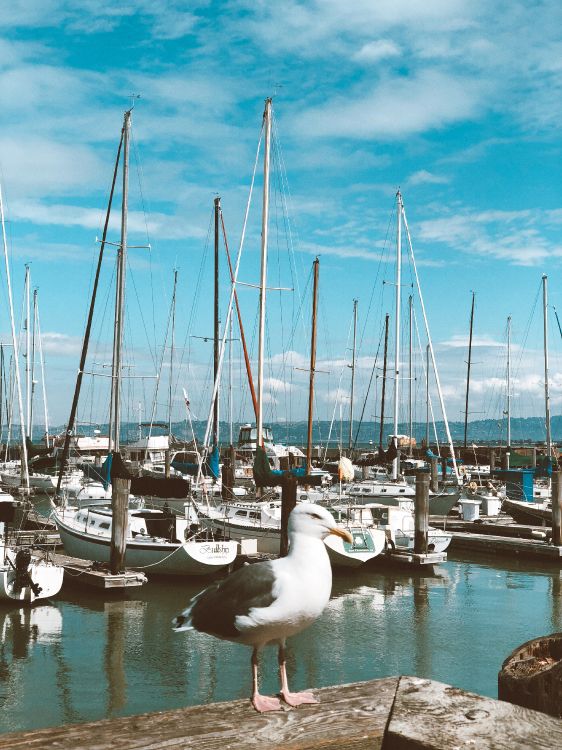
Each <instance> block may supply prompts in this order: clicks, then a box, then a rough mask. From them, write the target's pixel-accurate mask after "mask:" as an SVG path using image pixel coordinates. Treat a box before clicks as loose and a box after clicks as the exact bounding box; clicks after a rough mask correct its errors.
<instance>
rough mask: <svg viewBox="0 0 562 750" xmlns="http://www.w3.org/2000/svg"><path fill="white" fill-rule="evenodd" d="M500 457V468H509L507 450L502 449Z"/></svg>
mask: <svg viewBox="0 0 562 750" xmlns="http://www.w3.org/2000/svg"><path fill="white" fill-rule="evenodd" d="M501 459H502V469H503V470H504V471H505V470H507V469H509V453H508V452H507V450H506V451H503V453H502V454H501Z"/></svg>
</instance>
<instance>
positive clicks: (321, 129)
mask: <svg viewBox="0 0 562 750" xmlns="http://www.w3.org/2000/svg"><path fill="white" fill-rule="evenodd" d="M561 29H562V8H561V7H560V5H559V3H557V2H555V0H545V1H544V2H533V1H529V2H525V3H522V2H518V1H515V2H502V0H500V2H497V3H493V4H490V3H488V2H481V1H480V0H470V2H469V0H423V2H418V1H417V0H409V2H404V1H403V0H392V2H390V0H379V1H378V2H376V3H373V2H372V0H357V2H355V3H353V4H352V5H350V4H349V3H347V2H343V1H341V0H311V1H309V2H306V3H304V2H294V1H281V2H278V3H269V2H263V1H260V0H253V1H252V2H251V3H250V2H245V1H244V0H233V1H232V2H222V3H217V2H200V3H198V2H191V3H186V2H179V0H176V1H174V0H168V1H167V2H164V0H151V2H148V0H137V1H136V2H132V1H131V2H121V3H117V4H116V3H109V2H107V0H95V1H94V0H75V1H72V2H70V1H65V0H41V1H40V2H39V0H13V1H12V2H11V3H10V4H9V6H8V7H6V8H4V9H3V12H2V14H1V16H0V96H1V100H2V109H1V114H0V122H1V127H0V180H1V184H2V191H3V196H4V209H5V214H6V222H7V223H6V230H7V237H8V247H9V253H10V259H11V260H10V262H11V271H12V283H13V286H14V308H15V315H16V318H17V326H18V329H21V326H22V322H21V320H22V319H21V310H22V299H23V279H24V273H25V264H26V263H27V264H30V273H31V279H32V286H33V287H37V288H38V300H39V310H40V324H41V326H40V327H41V334H42V336H41V340H42V344H43V350H44V359H45V384H46V390H47V401H48V412H49V420H50V422H51V424H56V425H60V424H64V423H65V421H66V419H67V416H68V412H69V409H70V401H71V394H72V389H73V386H74V380H75V376H76V371H77V367H78V361H79V352H80V345H81V340H82V336H83V331H84V324H85V316H86V313H87V307H88V304H89V299H90V291H91V283H92V274H93V270H94V264H95V260H96V257H97V253H98V251H99V243H98V241H97V240H98V239H99V237H100V236H101V231H102V226H103V219H104V213H105V210H106V206H107V198H108V191H109V186H110V181H111V175H112V170H113V164H114V160H115V155H116V149H117V145H118V141H119V135H120V129H121V124H122V118H123V112H124V111H125V109H127V108H128V107H130V106H132V104H133V103H134V110H133V115H132V119H133V141H132V149H131V175H130V178H131V182H130V203H129V210H130V216H129V221H130V223H129V243H130V244H131V245H132V246H134V247H132V248H131V249H130V250H129V268H128V271H127V274H128V275H127V315H126V338H127V357H128V359H127V368H126V369H127V372H128V373H133V375H130V376H129V377H128V380H127V381H126V383H125V385H124V392H126V401H127V409H128V411H127V415H126V416H129V417H131V418H133V419H136V418H138V417H139V416H140V417H142V419H148V418H149V417H150V415H151V414H154V416H155V417H156V418H158V419H165V418H167V416H166V415H167V413H168V407H167V403H168V400H169V398H168V391H169V385H168V380H169V373H170V369H171V370H172V389H171V390H172V416H173V419H184V418H185V416H186V410H185V404H184V400H183V396H182V393H183V388H185V389H186V391H187V392H188V394H189V399H190V408H191V413H192V415H193V416H194V417H195V418H199V419H206V417H207V413H208V410H209V400H210V390H211V382H210V381H211V368H212V364H211V357H212V349H211V344H210V343H209V341H208V340H207V341H205V337H207V338H208V337H209V336H210V335H212V294H213V292H212V289H213V286H212V285H213V265H212V243H213V238H212V224H211V221H212V207H213V200H214V198H215V197H216V196H217V195H220V197H221V205H222V209H223V216H224V221H225V226H226V231H227V234H228V241H229V247H230V251H231V254H232V256H233V258H234V257H235V256H236V253H237V251H238V247H239V244H240V237H241V233H242V227H243V223H244V212H245V209H246V203H247V200H248V193H249V186H250V182H251V180H252V175H253V172H254V160H255V158H256V149H257V145H258V141H259V137H260V128H261V120H262V112H263V108H264V100H265V98H266V97H269V96H271V97H273V108H274V145H273V156H274V158H273V164H272V188H271V216H270V248H269V263H268V284H271V286H272V287H274V288H278V287H282V288H284V289H285V288H288V289H291V290H292V291H271V292H268V308H267V310H268V312H267V315H268V331H267V336H266V339H267V344H266V350H267V362H266V364H265V373H266V382H265V386H266V388H265V395H264V400H265V404H266V411H267V414H266V417H267V418H268V419H270V420H271V419H274V420H278V421H283V420H295V419H305V418H306V413H307V411H306V410H307V399H308V374H307V372H306V370H307V369H308V367H309V357H310V323H309V318H310V306H311V300H310V289H311V285H310V274H311V268H312V262H313V260H314V258H315V257H317V256H318V257H319V259H320V286H319V303H318V305H319V319H318V347H317V359H318V361H317V369H318V372H317V376H316V398H315V414H316V416H317V417H318V418H319V419H331V418H332V417H333V416H336V418H337V419H340V421H343V420H345V419H347V418H348V417H349V404H350V386H351V383H350V377H351V369H350V368H349V367H348V365H349V363H350V362H351V350H352V329H353V301H354V300H358V303H357V310H358V313H357V336H356V369H355V384H354V415H355V417H356V418H358V417H359V415H360V414H361V413H363V414H364V418H365V419H367V418H369V419H370V418H372V417H373V415H375V414H376V415H378V414H379V413H380V403H379V402H380V398H379V395H380V390H381V377H380V373H381V370H380V367H381V352H382V349H381V346H382V345H381V335H382V327H383V319H384V314H385V313H387V312H388V313H389V314H390V315H391V323H390V328H391V334H390V346H389V349H390V354H389V361H391V360H392V358H393V354H392V351H393V346H394V343H393V342H394V333H393V331H394V320H395V318H394V307H393V305H394V302H393V298H394V292H395V287H394V286H393V280H394V274H395V257H396V248H395V235H396V226H395V225H396V214H395V203H396V199H395V196H396V192H397V190H398V189H400V191H401V194H402V197H403V201H404V206H405V212H406V217H407V221H408V227H409V230H410V235H411V240H412V246H413V251H414V256H415V260H416V264H417V268H418V273H419V278H420V286H421V289H422V293H423V298H424V303H425V309H426V313H427V318H428V322H429V329H430V332H431V337H432V341H433V345H434V348H435V356H436V360H437V365H438V372H439V378H440V381H441V384H442V388H443V393H444V399H445V405H446V410H447V415H448V417H449V419H454V420H459V419H463V418H464V415H463V412H464V408H465V407H464V399H465V388H466V369H467V365H466V361H467V345H468V327H469V316H470V305H471V298H472V292H474V294H475V317H474V335H473V349H472V370H471V392H470V404H469V417H470V419H480V418H485V417H486V418H491V419H498V421H501V420H502V414H503V411H504V410H505V402H506V382H507V381H506V361H507V347H506V321H507V318H508V316H511V317H512V322H511V348H510V355H511V357H512V373H511V374H512V380H511V383H512V385H511V394H512V404H511V409H512V416H514V417H516V416H531V415H537V416H540V415H541V414H544V383H545V376H544V357H543V339H542V336H543V328H542V326H543V322H542V298H541V294H542V292H541V277H542V275H543V274H547V275H548V298H549V306H548V318H549V324H548V340H549V347H548V349H549V384H550V396H551V406H552V412H553V414H560V413H562V346H561V340H562V338H561V335H560V332H559V330H558V327H557V324H556V318H555V315H554V310H555V308H556V306H557V304H558V305H559V306H560V308H562V299H560V298H561V292H560V288H559V283H558V280H559V274H560V265H561V258H562V243H561V236H562V235H561V233H562V187H561V180H560V156H561V153H560V151H561V149H560V122H562V96H561V93H562V92H561V89H562V33H561ZM133 94H134V95H140V98H133V97H132V95H133ZM262 158H263V157H262V155H261V154H260V157H259V159H260V161H259V166H258V169H257V172H256V178H255V188H254V198H253V200H252V204H251V208H250V211H249V219H248V225H247V230H246V240H245V243H244V248H243V255H242V261H241V266H240V279H242V280H243V281H245V282H247V283H249V284H250V283H252V284H255V283H257V282H258V279H259V269H260V231H261V227H260V217H261V186H262V166H261V159H262ZM119 200H120V193H119V191H118V194H117V195H116V205H117V208H116V210H115V212H114V217H113V220H112V229H111V232H110V234H111V237H110V240H111V241H112V242H114V243H115V242H117V241H118V239H119V227H118V222H119V204H118V201H119ZM403 250H404V256H403V261H402V262H403V265H404V283H403V287H401V290H402V296H403V299H404V306H403V314H402V320H403V323H402V327H401V331H402V349H401V352H402V353H401V360H402V365H401V372H402V374H404V375H405V378H404V380H403V384H402V386H401V390H402V394H407V392H408V384H409V382H410V381H409V379H408V378H409V376H408V375H407V374H406V371H407V370H408V364H407V358H408V347H407V340H408V317H407V310H406V301H407V297H408V295H409V293H410V292H409V290H408V286H409V285H410V284H411V283H412V271H411V261H409V260H408V256H407V246H406V244H405V245H404V248H403ZM221 253H223V251H222V249H221ZM106 256H107V263H106V265H105V266H104V276H103V283H102V293H101V295H100V297H99V300H98V302H97V307H96V318H95V320H96V323H95V325H94V341H93V345H92V348H91V352H92V354H91V357H90V360H91V362H90V364H89V365H88V372H94V371H95V372H96V373H97V374H98V375H103V374H104V373H105V375H107V363H108V362H109V359H110V354H111V335H112V334H111V325H112V312H111V307H112V304H113V302H112V294H113V293H112V291H111V280H112V278H113V275H114V268H113V260H114V258H115V248H114V246H111V247H110V248H109V250H108V251H106ZM221 264H222V265H221V271H220V280H221V282H220V286H221V302H220V305H221V320H222V321H224V320H226V310H227V305H228V298H229V292H230V289H229V280H228V274H227V270H226V262H225V258H224V254H223V255H222V256H221ZM175 268H176V269H177V270H178V286H177V304H176V309H175V328H174V345H175V348H174V357H173V358H171V357H170V352H169V347H170V343H171V326H170V332H169V333H168V337H167V338H166V329H167V326H168V320H169V318H170V315H171V306H170V305H171V297H172V283H173V271H174V269H175ZM2 279H3V282H2V283H3V288H4V292H3V295H4V296H3V305H2V313H1V315H0V333H1V336H2V341H3V342H4V343H6V344H8V343H9V340H10V339H9V317H8V312H7V306H6V293H5V286H6V280H5V274H4V273H3V274H2ZM383 282H384V283H383ZM239 296H240V304H241V308H242V313H243V317H244V325H245V331H246V337H247V338H248V341H249V346H250V350H251V357H252V361H253V367H254V373H255V358H256V351H257V349H256V346H257V345H256V314H257V313H256V310H257V300H258V294H257V292H256V291H255V289H252V288H250V287H239ZM414 296H415V297H416V301H415V303H414V307H415V309H416V321H417V324H418V326H419V328H420V339H424V341H423V342H422V343H421V349H422V350H425V336H424V334H423V332H421V329H422V328H423V320H422V313H421V308H420V306H419V300H417V293H416V294H415V295H414ZM197 337H199V338H197ZM229 338H232V339H234V340H233V341H232V344H231V351H232V354H231V356H230V357H228V356H227V357H226V359H225V368H224V373H223V379H222V388H221V394H222V395H221V414H222V416H223V418H225V419H226V418H227V416H228V415H229V413H230V404H232V415H233V418H234V419H236V420H239V419H250V418H251V416H252V415H251V408H250V406H251V402H250V400H249V396H248V388H247V386H246V385H245V380H244V373H243V366H242V364H241V353H240V340H239V339H240V334H239V332H238V328H237V325H235V326H234V328H233V332H232V336H229ZM413 348H414V349H416V350H417V344H414V347H413ZM377 351H378V355H377ZM424 356H425V355H422V354H420V353H416V352H414V354H413V357H414V360H415V365H414V371H415V373H416V374H415V382H414V388H413V391H414V393H415V400H416V415H417V416H418V418H420V419H422V418H423V419H425V401H424V397H423V391H424V388H425V385H424V381H425V376H424V375H423V373H422V371H421V369H420V365H421V361H422V360H423V358H424ZM375 357H377V361H376V363H375ZM161 360H162V364H160V362H161ZM22 365H23V360H22ZM374 365H375V370H373V366H374ZM37 368H38V366H37ZM299 368H300V369H299ZM158 372H160V373H161V374H160V378H159V382H160V385H159V394H158V397H157V407H156V408H155V409H154V410H153V408H152V405H151V404H152V400H153V394H154V386H155V383H156V382H157V381H156V374H157V373H158ZM230 373H232V374H231V375H230ZM373 373H374V375H376V377H375V376H374V375H373ZM371 378H372V381H371V388H370V389H369V396H368V397H367V398H366V393H367V387H368V384H369V380H370V379H371ZM36 379H37V381H38V385H37V386H36V393H37V394H39V390H40V385H39V381H40V377H39V376H38V375H36ZM24 380H25V378H24ZM86 380H87V383H86V385H85V389H84V393H83V397H82V399H81V411H80V419H81V421H82V422H84V423H86V422H88V421H91V422H92V423H94V422H96V421H105V419H106V413H107V394H106V392H105V391H104V388H105V386H106V385H107V377H105V379H104V378H103V377H96V378H94V377H90V376H88V378H86ZM430 380H431V385H430V389H431V391H432V393H433V395H432V404H433V406H434V408H435V410H436V415H438V414H439V412H438V409H437V406H438V404H437V393H436V391H435V376H433V375H432V376H431V378H430ZM101 381H103V382H101ZM229 383H232V387H230V386H229V385H228V384H229ZM389 388H390V391H392V388H393V385H392V380H391V381H390V385H389ZM24 398H25V396H24ZM401 402H402V403H401V406H400V409H401V411H400V414H401V417H402V418H404V415H405V413H406V412H405V411H404V409H405V408H406V406H405V405H404V400H403V399H402V400H401ZM377 404H378V405H377ZM385 408H386V410H387V411H386V413H387V415H388V414H390V411H391V408H392V406H391V397H389V400H388V402H387V405H386V407H385ZM42 409H43V407H42V406H41V404H40V399H39V400H38V401H37V405H36V407H35V413H36V415H40V414H42ZM135 415H136V416H135ZM37 420H38V422H42V419H41V417H40V416H37Z"/></svg>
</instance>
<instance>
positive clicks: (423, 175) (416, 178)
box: [407, 169, 450, 185]
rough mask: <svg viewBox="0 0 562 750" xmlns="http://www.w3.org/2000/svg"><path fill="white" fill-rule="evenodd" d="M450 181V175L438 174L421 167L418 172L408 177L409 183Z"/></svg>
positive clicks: (443, 182) (443, 183)
mask: <svg viewBox="0 0 562 750" xmlns="http://www.w3.org/2000/svg"><path fill="white" fill-rule="evenodd" d="M448 182H450V179H449V178H448V177H445V176H443V175H436V174H432V173H431V172H428V171H427V170H426V169H420V170H419V171H418V172H414V174H412V175H410V176H409V177H408V179H407V183H408V185H424V184H427V185H446V184H447V183H448Z"/></svg>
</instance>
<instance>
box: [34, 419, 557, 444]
mask: <svg viewBox="0 0 562 750" xmlns="http://www.w3.org/2000/svg"><path fill="white" fill-rule="evenodd" d="M205 426H206V425H205V423H204V422H195V423H194V424H193V429H194V432H195V435H196V437H197V439H198V440H202V439H203V437H204V434H205ZM239 426H240V425H239V424H238V423H237V424H235V425H234V426H233V435H234V441H235V442H236V440H237V438H238V429H239ZM270 426H271V428H272V431H273V437H274V440H275V442H280V443H287V444H290V445H304V444H305V443H306V436H307V425H306V422H305V421H298V422H286V423H276V424H271V425H270ZM358 428H359V423H358V422H354V429H353V440H354V441H355V442H356V444H357V445H358V446H368V445H369V444H370V443H373V444H378V440H379V432H380V426H379V423H378V422H364V423H363V424H362V425H361V427H360V429H359V433H358V432H357V431H358ZM99 429H100V430H101V432H102V433H104V434H107V433H106V431H107V425H100V426H99ZM435 429H436V430H437V435H438V439H439V442H445V441H446V439H447V437H446V433H445V427H444V423H443V422H437V423H436V425H435ZM449 429H450V431H451V436H452V438H453V441H454V442H455V443H459V442H462V441H463V439H464V422H450V423H449ZM551 429H552V440H553V441H554V442H561V443H562V417H558V416H557V417H553V418H552V423H551ZM62 431H64V427H62V426H61V427H58V428H56V429H54V430H52V431H51V434H53V433H55V434H56V433H60V432H62ZM172 431H173V434H174V435H175V436H176V437H177V438H179V439H180V440H186V439H187V440H190V439H191V431H189V433H187V432H186V425H185V422H175V423H174V424H173V426H172ZM398 431H399V433H400V434H404V435H407V434H408V431H409V428H408V425H406V424H401V425H400V426H399V430H398ZM412 431H413V435H414V437H415V438H416V440H417V442H418V443H420V442H421V441H422V439H423V438H424V437H425V432H426V427H425V424H421V423H415V424H414V425H413V430H412ZM84 432H85V431H84ZM154 433H155V434H161V430H160V428H158V431H157V430H156V429H155V431H154ZM391 433H392V427H391V425H390V424H387V423H385V429H384V435H385V441H387V440H388V436H389V435H390V434H391ZM121 434H122V439H123V440H124V441H126V442H129V441H132V440H136V439H137V438H138V435H139V428H138V425H137V424H133V423H131V424H124V425H123V428H122V431H121ZM143 434H146V431H145V430H144V431H143ZM229 434H230V428H229V425H228V424H227V423H226V422H223V423H221V427H220V441H221V443H228V441H229ZM42 435H43V428H42V427H41V426H37V427H35V429H34V436H35V440H34V442H39V440H40V437H41V436H42ZM328 437H329V444H330V445H338V444H339V443H340V442H341V443H342V445H343V446H344V447H345V446H347V445H348V444H349V423H344V424H342V425H340V424H339V423H338V424H333V425H332V431H331V434H330V423H329V422H326V421H319V422H315V423H314V426H313V431H312V440H313V443H314V444H315V445H318V444H322V445H325V444H326V442H327V441H328ZM340 438H341V440H340ZM511 438H512V443H514V444H515V443H540V442H544V440H545V424H544V418H541V417H528V418H526V419H521V418H519V419H512V420H511ZM505 439H506V425H505V421H504V422H498V421H496V420H492V419H482V420H475V421H473V422H469V424H468V442H469V443H479V444H483V443H494V444H497V445H501V444H505ZM434 441H435V431H434V428H433V426H430V442H434Z"/></svg>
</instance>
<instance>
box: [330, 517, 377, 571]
mask: <svg viewBox="0 0 562 750" xmlns="http://www.w3.org/2000/svg"><path fill="white" fill-rule="evenodd" d="M347 530H348V531H349V532H350V534H351V536H352V537H353V542H347V541H346V540H345V539H342V538H341V537H339V536H335V535H333V534H330V536H328V537H327V538H326V539H325V540H324V543H325V545H326V547H327V549H328V556H329V558H330V561H331V563H332V565H333V566H334V567H339V568H358V567H360V566H361V565H365V563H368V562H369V560H372V559H373V558H374V557H377V556H378V555H380V553H381V552H382V551H383V549H384V542H385V533H384V531H382V530H381V529H373V528H371V529H369V528H365V527H360V526H358V527H354V526H349V527H347Z"/></svg>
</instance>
